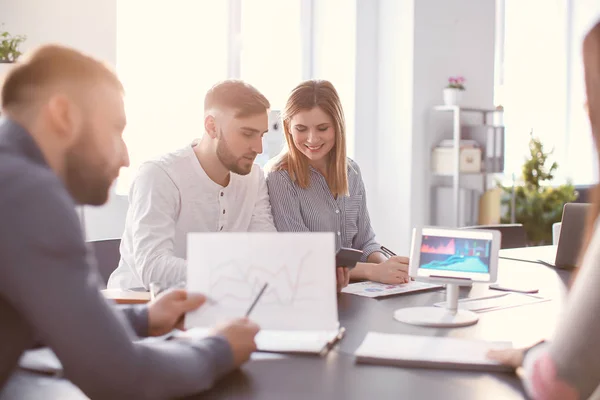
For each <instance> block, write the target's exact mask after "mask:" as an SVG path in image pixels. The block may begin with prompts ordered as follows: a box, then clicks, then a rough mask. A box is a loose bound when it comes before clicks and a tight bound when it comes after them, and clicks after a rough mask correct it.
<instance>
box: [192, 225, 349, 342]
mask: <svg viewBox="0 0 600 400" xmlns="http://www.w3.org/2000/svg"><path fill="white" fill-rule="evenodd" d="M335 279H336V270H335V238H334V236H333V233H329V232H327V233H325V232H323V233H277V232H272V233H271V232H269V233H253V232H239V233H238V232H236V233H233V232H231V233H223V232H221V233H191V234H189V235H188V279H187V289H188V291H190V292H199V293H204V294H205V295H206V296H207V302H206V303H205V304H204V305H203V306H202V307H200V308H199V309H198V310H196V311H193V312H190V313H188V314H187V315H186V318H185V327H186V329H189V328H209V327H211V326H214V325H215V324H217V323H219V322H222V321H224V320H228V319H232V318H238V317H243V316H244V315H245V313H246V311H247V310H248V307H249V306H250V304H251V303H252V302H253V300H254V299H255V298H256V295H257V294H258V292H259V291H260V290H261V288H262V287H263V285H264V284H265V283H268V287H267V289H266V290H265V292H264V293H263V295H262V297H261V298H260V299H259V300H258V302H257V304H256V306H255V307H254V309H253V310H252V314H251V315H250V319H252V320H253V321H255V322H256V323H258V324H259V325H260V327H261V332H260V334H259V336H258V337H257V345H258V346H259V350H265V351H277V350H280V351H282V352H287V351H291V352H294V351H299V349H298V347H299V346H300V347H302V346H304V348H308V347H310V345H312V346H313V347H312V348H313V349H315V350H316V349H317V348H318V349H319V351H314V352H320V350H321V349H323V348H325V347H327V346H328V343H330V341H331V338H339V337H340V336H341V333H342V332H343V331H342V330H341V329H340V326H339V320H338V313H337V297H336V290H335V288H336V282H335Z"/></svg>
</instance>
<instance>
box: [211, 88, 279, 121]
mask: <svg viewBox="0 0 600 400" xmlns="http://www.w3.org/2000/svg"><path fill="white" fill-rule="evenodd" d="M270 107H271V104H270V103H269V100H267V98H266V97H265V96H264V95H263V94H262V93H261V92H259V91H258V89H256V88H255V87H254V86H252V85H250V84H248V83H246V82H243V81H240V80H234V79H229V80H226V81H222V82H219V83H217V84H216V85H214V86H213V87H212V88H210V90H209V91H208V92H207V93H206V97H205V98H204V111H207V110H210V109H213V108H227V109H232V110H235V116H236V118H245V117H249V116H252V115H256V114H260V113H264V112H265V111H267V110H268V109H269V108H270Z"/></svg>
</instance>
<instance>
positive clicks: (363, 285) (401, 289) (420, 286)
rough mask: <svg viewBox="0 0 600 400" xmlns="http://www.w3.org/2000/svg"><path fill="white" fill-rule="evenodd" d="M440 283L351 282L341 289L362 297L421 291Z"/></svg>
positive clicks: (439, 286)
mask: <svg viewBox="0 0 600 400" xmlns="http://www.w3.org/2000/svg"><path fill="white" fill-rule="evenodd" d="M442 287H443V286H442V285H434V284H431V283H426V282H417V281H411V282H409V283H403V284H400V285H388V284H385V283H377V282H370V281H366V282H358V283H351V284H350V285H348V286H346V287H345V288H344V289H342V293H350V294H356V295H358V296H364V297H383V296H391V295H394V294H404V293H413V292H422V291H424V290H432V289H440V288H442Z"/></svg>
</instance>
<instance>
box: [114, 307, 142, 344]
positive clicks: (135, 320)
mask: <svg viewBox="0 0 600 400" xmlns="http://www.w3.org/2000/svg"><path fill="white" fill-rule="evenodd" d="M118 308H119V310H121V312H122V313H123V315H125V318H126V319H127V321H129V325H130V326H131V328H132V329H133V331H134V332H135V334H136V335H137V336H139V337H146V336H148V307H146V306H145V305H143V304H132V305H119V306H118Z"/></svg>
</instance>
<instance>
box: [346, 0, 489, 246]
mask: <svg viewBox="0 0 600 400" xmlns="http://www.w3.org/2000/svg"><path fill="white" fill-rule="evenodd" d="M357 7H358V11H357V16H358V21H357V35H359V36H358V45H357V108H356V110H357V113H356V119H357V120H356V127H357V128H356V159H357V161H358V163H359V164H360V166H361V169H362V170H363V175H364V179H365V184H366V186H367V190H368V206H369V210H370V214H371V219H372V222H373V227H374V229H375V231H376V233H377V236H378V239H379V241H380V242H382V243H384V244H385V245H386V246H390V247H391V248H393V249H395V250H396V251H397V252H398V253H402V254H407V253H408V250H409V246H410V233H411V229H412V227H414V226H422V225H424V224H428V223H430V219H429V217H430V211H429V210H430V199H431V193H430V179H429V174H428V172H429V165H430V150H431V148H432V147H433V146H434V144H435V143H437V141H438V140H439V138H440V137H442V136H443V135H449V134H450V131H451V124H450V120H449V118H448V117H449V116H446V117H444V116H436V117H435V119H432V118H431V117H432V116H431V114H430V110H431V108H432V106H434V105H436V104H440V103H441V102H442V88H443V87H444V86H445V84H446V82H447V78H448V76H451V75H464V76H465V77H466V79H467V85H468V86H467V92H466V94H465V104H467V105H472V106H479V107H491V106H492V105H493V104H492V102H493V90H494V33H495V32H494V26H495V1H494V0H445V1H440V0H418V1H416V0H379V1H378V2H373V1H370V0H358V3H357ZM361 35H364V36H361ZM466 121H467V120H466Z"/></svg>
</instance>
